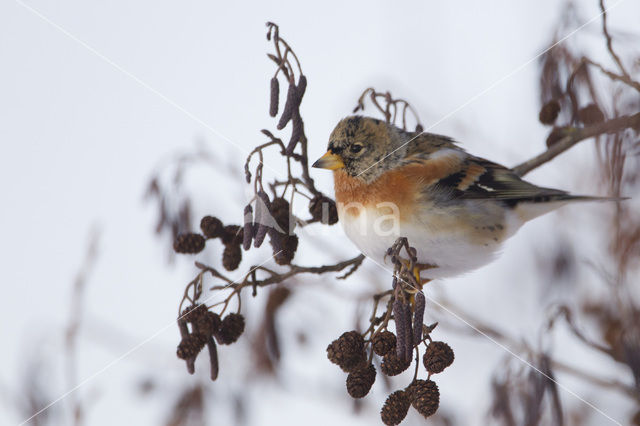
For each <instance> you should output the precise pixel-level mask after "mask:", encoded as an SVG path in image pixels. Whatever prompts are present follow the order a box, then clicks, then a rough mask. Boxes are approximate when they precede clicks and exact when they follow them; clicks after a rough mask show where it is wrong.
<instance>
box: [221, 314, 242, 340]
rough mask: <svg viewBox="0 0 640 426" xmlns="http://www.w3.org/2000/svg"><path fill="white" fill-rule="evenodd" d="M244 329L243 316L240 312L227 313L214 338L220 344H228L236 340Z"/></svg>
mask: <svg viewBox="0 0 640 426" xmlns="http://www.w3.org/2000/svg"><path fill="white" fill-rule="evenodd" d="M243 331H244V316H242V314H235V313H232V314H229V315H227V316H225V317H224V319H223V320H222V323H220V328H219V329H218V332H217V333H216V334H215V336H216V340H217V341H218V343H220V344H221V345H230V344H231V343H233V342H235V341H236V340H238V338H239V337H240V335H241V334H242V332H243Z"/></svg>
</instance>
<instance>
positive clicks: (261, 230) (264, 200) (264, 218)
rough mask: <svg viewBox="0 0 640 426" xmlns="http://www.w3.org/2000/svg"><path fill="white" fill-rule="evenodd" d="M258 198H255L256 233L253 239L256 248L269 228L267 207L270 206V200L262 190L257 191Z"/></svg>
mask: <svg viewBox="0 0 640 426" xmlns="http://www.w3.org/2000/svg"><path fill="white" fill-rule="evenodd" d="M257 196H258V198H257V200H256V224H255V226H256V227H257V228H256V229H255V232H256V235H255V237H254V239H253V246H254V247H256V248H258V247H260V246H261V245H262V242H263V241H264V238H265V237H266V235H267V231H268V230H269V219H270V213H269V209H270V207H271V201H270V200H269V196H268V195H267V193H266V192H264V191H258V194H257Z"/></svg>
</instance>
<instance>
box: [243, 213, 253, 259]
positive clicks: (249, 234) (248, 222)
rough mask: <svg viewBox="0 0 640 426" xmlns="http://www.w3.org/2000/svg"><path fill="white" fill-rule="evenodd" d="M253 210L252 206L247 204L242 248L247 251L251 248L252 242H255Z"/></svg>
mask: <svg viewBox="0 0 640 426" xmlns="http://www.w3.org/2000/svg"><path fill="white" fill-rule="evenodd" d="M253 234H254V226H253V208H252V207H251V204H247V205H246V206H245V208H244V228H243V230H242V247H243V248H244V249H245V250H249V249H250V248H251V240H253Z"/></svg>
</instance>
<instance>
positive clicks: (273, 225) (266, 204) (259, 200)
mask: <svg viewBox="0 0 640 426" xmlns="http://www.w3.org/2000/svg"><path fill="white" fill-rule="evenodd" d="M309 213H310V214H311V218H312V219H311V220H312V221H323V222H326V223H328V224H329V225H333V224H334V223H336V222H337V221H338V212H337V209H336V205H335V202H334V201H333V200H332V199H330V198H328V197H325V196H322V195H320V196H316V197H314V198H313V199H311V201H310V202H309ZM292 220H293V217H292V215H291V207H290V205H289V202H288V201H287V200H285V199H284V198H282V197H276V198H274V199H273V200H271V199H269V196H268V195H267V194H266V193H265V192H264V191H259V192H258V193H257V195H256V212H255V215H254V212H253V207H252V206H251V204H248V205H247V206H246V207H245V209H244V226H239V225H226V226H225V225H224V224H223V223H222V221H221V220H220V219H218V218H216V217H213V216H205V217H203V218H202V220H201V221H200V229H201V231H202V233H195V232H190V233H185V234H180V235H178V236H177V237H176V239H175V241H174V242H173V248H174V250H175V251H176V252H177V253H185V254H197V253H200V252H201V251H202V250H204V247H205V244H206V242H207V241H208V240H214V239H218V238H219V239H220V240H221V241H222V244H223V245H224V250H223V252H222V266H224V268H225V269H226V270H227V271H234V270H236V269H238V266H239V265H240V262H241V261H242V249H243V248H244V250H249V249H250V248H251V246H252V245H253V247H260V246H261V245H262V243H263V241H264V240H265V237H266V236H267V235H268V236H269V243H270V244H271V247H272V249H273V255H274V259H275V261H276V263H277V264H278V265H288V264H290V263H291V261H292V260H293V257H294V255H295V253H296V250H297V248H298V236H297V235H295V234H294V233H293V232H292V228H293V227H292Z"/></svg>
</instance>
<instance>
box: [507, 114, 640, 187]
mask: <svg viewBox="0 0 640 426" xmlns="http://www.w3.org/2000/svg"><path fill="white" fill-rule="evenodd" d="M631 128H633V129H638V128H640V112H639V113H636V114H633V115H624V116H621V117H616V118H612V119H611V120H607V121H604V122H602V123H598V124H595V125H593V126H589V127H584V128H576V127H567V128H565V129H564V132H566V136H564V137H563V138H561V139H560V140H559V141H558V142H557V143H555V144H554V145H552V146H551V147H549V149H547V150H546V151H545V152H543V153H542V154H540V155H537V156H535V157H533V158H532V159H530V160H527V161H525V162H524V163H522V164H519V165H517V166H515V167H514V168H513V171H514V172H515V173H516V174H517V175H518V176H524V175H526V174H527V173H529V172H530V171H531V170H533V169H535V168H537V167H540V166H541V165H543V164H545V163H547V162H549V161H551V160H553V159H554V158H555V157H557V156H558V155H560V154H562V153H563V152H565V151H566V150H568V149H569V148H571V147H572V146H574V145H575V144H577V143H578V142H580V141H583V140H585V139H589V138H592V137H596V136H599V135H604V134H612V133H617V132H620V131H622V130H625V129H631Z"/></svg>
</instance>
